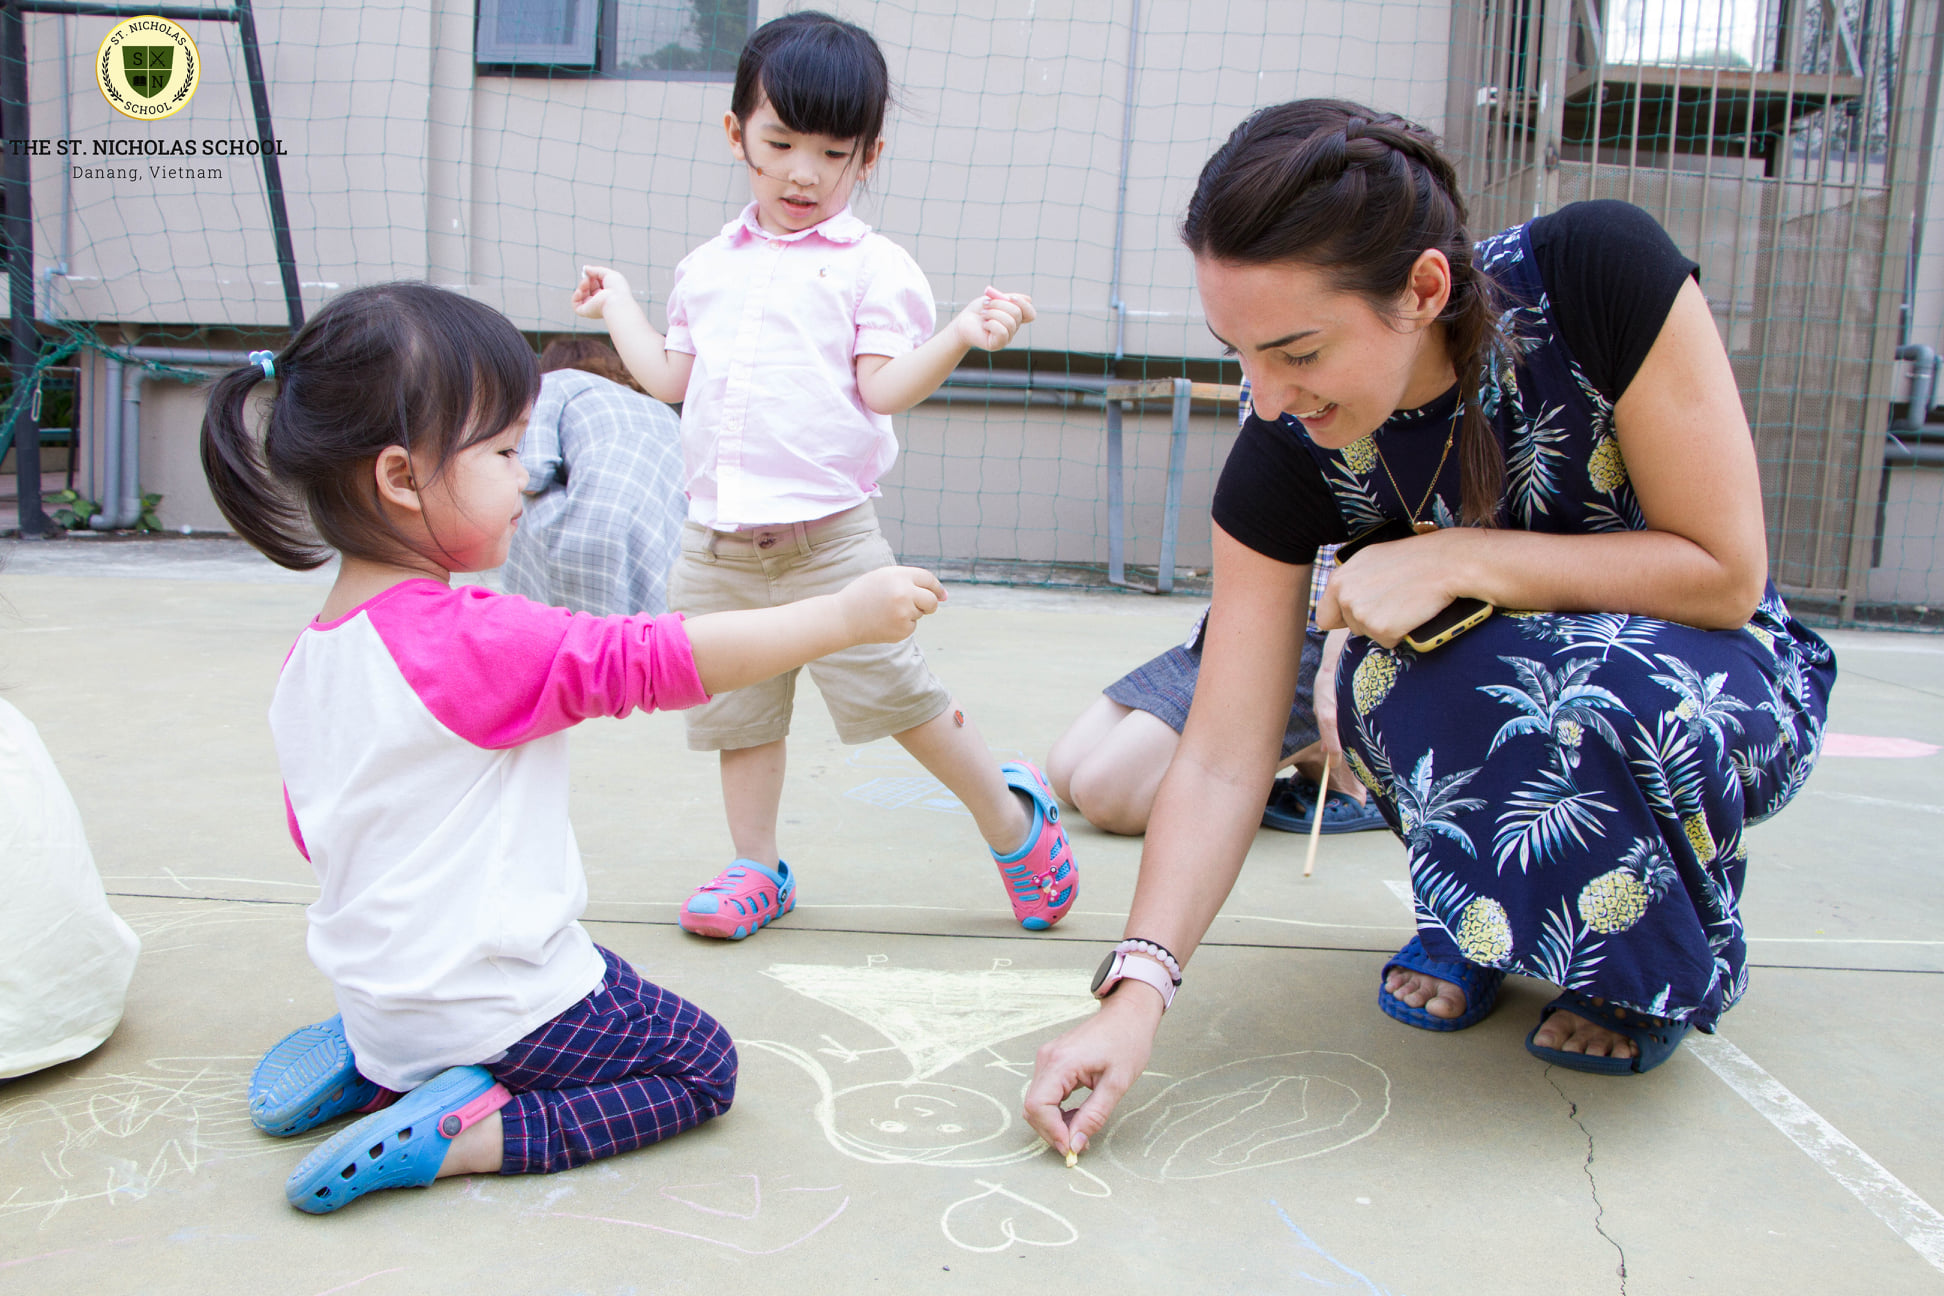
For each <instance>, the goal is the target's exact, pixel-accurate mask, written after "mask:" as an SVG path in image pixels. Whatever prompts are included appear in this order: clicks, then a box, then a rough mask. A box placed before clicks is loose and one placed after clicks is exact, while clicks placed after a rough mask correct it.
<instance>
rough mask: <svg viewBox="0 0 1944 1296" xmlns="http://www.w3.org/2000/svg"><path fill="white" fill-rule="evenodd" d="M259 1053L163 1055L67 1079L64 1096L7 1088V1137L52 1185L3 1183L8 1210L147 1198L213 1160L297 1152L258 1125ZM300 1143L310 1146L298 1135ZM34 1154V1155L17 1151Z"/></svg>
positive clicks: (1, 1112) (2, 1210)
mask: <svg viewBox="0 0 1944 1296" xmlns="http://www.w3.org/2000/svg"><path fill="white" fill-rule="evenodd" d="M255 1060H256V1059H255V1058H235V1057H189V1058H155V1059H153V1060H151V1061H149V1062H148V1063H146V1064H145V1066H144V1067H143V1068H142V1069H140V1070H137V1071H132V1072H118V1073H116V1074H112V1075H102V1076H91V1077H87V1078H85V1079H77V1080H73V1081H68V1082H64V1083H63V1084H62V1085H61V1087H60V1090H59V1092H58V1096H56V1097H50V1098H41V1097H37V1096H36V1097H21V1098H15V1099H13V1100H11V1101H9V1100H7V1099H6V1098H5V1097H4V1096H3V1095H4V1091H0V1144H6V1145H7V1146H9V1148H11V1149H26V1150H28V1152H29V1155H30V1157H31V1158H32V1159H34V1160H38V1161H40V1162H41V1164H42V1165H44V1166H45V1167H46V1168H47V1170H48V1173H49V1174H50V1175H52V1177H53V1183H52V1184H35V1185H33V1186H28V1185H24V1184H23V1185H15V1186H11V1187H0V1216H5V1215H10V1214H15V1213H19V1212H26V1211H40V1212H45V1214H46V1215H47V1216H48V1217H49V1218H52V1216H53V1215H54V1214H55V1213H56V1212H58V1211H59V1210H60V1209H61V1208H62V1207H63V1206H66V1205H68V1204H69V1203H72V1202H78V1201H91V1200H100V1199H107V1200H109V1201H119V1200H129V1201H133V1200H139V1199H141V1198H143V1197H146V1196H148V1195H149V1193H150V1192H151V1191H153V1190H154V1189H155V1188H156V1186H157V1185H159V1184H160V1183H161V1182H162V1181H163V1180H164V1179H167V1178H169V1177H170V1176H172V1175H178V1174H183V1173H188V1174H194V1173H195V1172H196V1170H197V1169H198V1168H199V1167H200V1166H202V1165H203V1164H204V1163H205V1162H209V1161H215V1160H227V1159H233V1158H237V1157H247V1156H262V1155H265V1154H266V1153H277V1154H279V1155H282V1156H289V1155H290V1154H291V1148H292V1144H291V1143H278V1142H277V1141H276V1140H274V1139H266V1138H264V1137H263V1136H262V1135H261V1134H258V1133H257V1132H256V1129H255V1127H254V1126H252V1125H251V1124H250V1102H249V1093H248V1083H249V1081H248V1077H249V1071H250V1066H251V1064H252V1063H253V1062H254V1061H255ZM297 1146H302V1145H301V1144H298V1145H297ZM19 1159H20V1160H23V1161H24V1160H26V1158H19Z"/></svg>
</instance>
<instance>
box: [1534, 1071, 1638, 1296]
mask: <svg viewBox="0 0 1944 1296" xmlns="http://www.w3.org/2000/svg"><path fill="white" fill-rule="evenodd" d="M1546 1083H1547V1084H1549V1085H1551V1086H1552V1090H1553V1092H1554V1093H1556V1094H1558V1095H1559V1100H1560V1101H1561V1102H1563V1103H1565V1104H1566V1117H1567V1119H1568V1120H1570V1121H1572V1122H1573V1124H1575V1125H1577V1126H1579V1132H1580V1133H1581V1134H1582V1135H1583V1136H1585V1138H1586V1160H1585V1162H1584V1163H1583V1164H1582V1165H1581V1166H1580V1170H1581V1172H1582V1173H1584V1174H1585V1175H1586V1187H1587V1190H1588V1192H1589V1193H1590V1194H1591V1196H1592V1198H1593V1231H1594V1232H1595V1233H1598V1234H1599V1235H1600V1236H1601V1237H1602V1238H1605V1239H1606V1244H1607V1245H1608V1246H1610V1247H1612V1248H1613V1251H1614V1254H1615V1255H1618V1256H1619V1257H1620V1269H1619V1273H1620V1296H1627V1251H1626V1248H1625V1247H1623V1246H1621V1245H1620V1241H1619V1239H1618V1238H1616V1237H1614V1236H1613V1234H1611V1233H1609V1232H1607V1231H1606V1225H1605V1224H1604V1222H1603V1221H1604V1220H1605V1219H1606V1204H1605V1203H1604V1202H1602V1201H1601V1200H1600V1184H1599V1181H1598V1180H1596V1179H1595V1178H1594V1177H1593V1131H1592V1130H1589V1129H1588V1128H1586V1122H1585V1121H1583V1120H1581V1119H1580V1118H1579V1104H1578V1103H1576V1102H1574V1101H1573V1100H1572V1099H1571V1098H1568V1097H1567V1096H1566V1091H1565V1090H1564V1089H1561V1088H1560V1087H1559V1082H1558V1081H1557V1080H1555V1079H1553V1068H1552V1067H1550V1066H1549V1067H1547V1068H1546Z"/></svg>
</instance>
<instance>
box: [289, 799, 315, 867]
mask: <svg viewBox="0 0 1944 1296" xmlns="http://www.w3.org/2000/svg"><path fill="white" fill-rule="evenodd" d="M283 796H284V823H286V824H287V825H289V827H290V840H292V841H294V842H296V843H297V853H298V854H299V855H302V856H303V857H304V858H305V859H309V858H310V847H308V846H306V845H304V830H303V829H302V828H299V827H298V826H297V807H296V806H294V805H292V804H290V789H289V787H285V788H284V790H283Z"/></svg>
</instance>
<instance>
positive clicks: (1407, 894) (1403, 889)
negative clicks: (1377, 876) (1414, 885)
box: [1384, 878, 1417, 922]
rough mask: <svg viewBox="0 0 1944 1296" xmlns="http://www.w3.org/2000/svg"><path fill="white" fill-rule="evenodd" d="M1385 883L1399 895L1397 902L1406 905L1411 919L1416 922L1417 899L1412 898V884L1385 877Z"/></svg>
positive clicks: (1405, 908)
mask: <svg viewBox="0 0 1944 1296" xmlns="http://www.w3.org/2000/svg"><path fill="white" fill-rule="evenodd" d="M1384 885H1385V886H1387V887H1389V888H1390V893H1391V894H1392V895H1394V896H1396V897H1397V903H1399V904H1401V905H1403V906H1404V912H1405V913H1407V914H1409V915H1411V921H1412V922H1416V921H1417V901H1415V900H1413V899H1411V884H1410V883H1409V882H1399V881H1398V880H1397V879H1396V878H1385V879H1384Z"/></svg>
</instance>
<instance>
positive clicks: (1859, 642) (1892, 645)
mask: <svg viewBox="0 0 1944 1296" xmlns="http://www.w3.org/2000/svg"><path fill="white" fill-rule="evenodd" d="M1835 644H1836V646H1837V647H1839V648H1841V649H1842V650H1843V651H1844V652H1846V653H1850V652H1887V653H1916V654H1918V655H1919V656H1923V657H1944V648H1939V647H1937V646H1935V645H1933V644H1915V643H1899V642H1895V641H1892V642H1888V643H1882V642H1878V643H1870V642H1867V641H1865V640H1863V639H1860V638H1856V637H1854V636H1850V635H1843V636H1840V637H1838V638H1836V639H1835Z"/></svg>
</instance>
